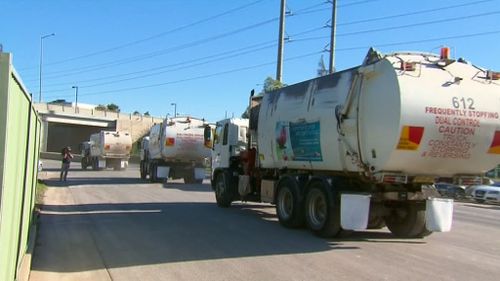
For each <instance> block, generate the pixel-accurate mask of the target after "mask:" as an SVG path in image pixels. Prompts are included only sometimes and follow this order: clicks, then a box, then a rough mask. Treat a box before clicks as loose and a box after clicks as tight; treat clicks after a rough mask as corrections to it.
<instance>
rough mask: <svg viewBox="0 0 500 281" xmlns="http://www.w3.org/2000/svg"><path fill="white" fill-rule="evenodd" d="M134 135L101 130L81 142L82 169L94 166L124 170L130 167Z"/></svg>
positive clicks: (95, 168)
mask: <svg viewBox="0 0 500 281" xmlns="http://www.w3.org/2000/svg"><path fill="white" fill-rule="evenodd" d="M131 149H132V137H131V136H130V134H129V133H128V132H119V131H100V132H98V133H95V134H91V135H90V139H89V141H85V142H83V143H81V144H80V151H81V156H82V159H81V165H82V169H84V170H85V169H87V167H92V169H93V170H98V169H100V168H113V169H115V170H123V169H126V168H127V167H128V160H129V158H130V151H131Z"/></svg>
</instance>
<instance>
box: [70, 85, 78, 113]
mask: <svg viewBox="0 0 500 281" xmlns="http://www.w3.org/2000/svg"><path fill="white" fill-rule="evenodd" d="M71 88H73V89H75V113H77V111H78V86H73V87H71Z"/></svg>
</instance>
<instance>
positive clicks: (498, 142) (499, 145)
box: [488, 131, 500, 154]
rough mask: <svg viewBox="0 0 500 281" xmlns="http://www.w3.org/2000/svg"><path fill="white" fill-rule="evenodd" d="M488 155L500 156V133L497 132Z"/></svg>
mask: <svg viewBox="0 0 500 281" xmlns="http://www.w3.org/2000/svg"><path fill="white" fill-rule="evenodd" d="M488 153H492V154H500V131H495V135H494V136H493V141H492V142H491V145H490V149H488Z"/></svg>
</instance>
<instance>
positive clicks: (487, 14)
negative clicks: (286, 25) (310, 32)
mask: <svg viewBox="0 0 500 281" xmlns="http://www.w3.org/2000/svg"><path fill="white" fill-rule="evenodd" d="M496 14H500V11H492V12H487V13H481V14H474V15H467V16H460V17H453V18H446V19H439V20H432V21H426V22H419V23H413V24H403V25H401V24H399V25H396V26H390V27H383V28H374V29H368V30H361V31H353V32H346V33H339V34H337V35H336V36H337V37H342V36H352V35H360V34H366V33H373V32H381V31H389V30H396V29H404V28H408V27H415V26H424V25H431V24H436V23H443V22H450V21H459V20H464V19H471V18H477V17H484V16H491V15H496ZM325 38H330V37H329V36H318V37H310V38H302V39H295V41H306V40H317V39H325Z"/></svg>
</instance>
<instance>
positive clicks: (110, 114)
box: [34, 103, 163, 123]
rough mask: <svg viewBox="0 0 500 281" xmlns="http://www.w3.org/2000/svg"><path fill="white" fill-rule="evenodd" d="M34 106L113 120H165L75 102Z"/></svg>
mask: <svg viewBox="0 0 500 281" xmlns="http://www.w3.org/2000/svg"><path fill="white" fill-rule="evenodd" d="M34 106H35V109H36V110H37V111H38V112H41V113H53V114H70V115H79V116H85V117H97V118H109V119H111V120H118V119H128V120H137V119H140V120H141V121H143V122H148V121H149V122H151V123H161V122H162V121H163V118H161V117H153V116H146V115H142V114H132V113H121V112H116V111H111V110H99V109H95V108H87V107H74V106H73V104H71V103H67V104H52V103H35V104H34Z"/></svg>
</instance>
